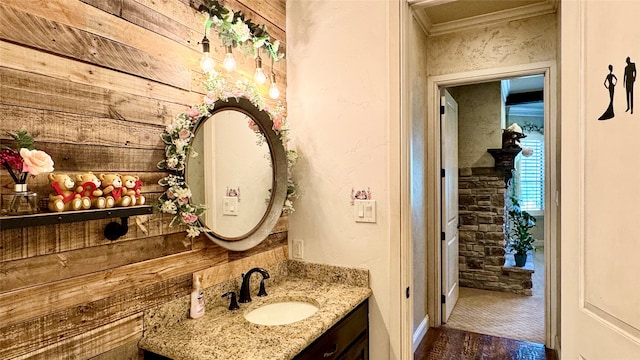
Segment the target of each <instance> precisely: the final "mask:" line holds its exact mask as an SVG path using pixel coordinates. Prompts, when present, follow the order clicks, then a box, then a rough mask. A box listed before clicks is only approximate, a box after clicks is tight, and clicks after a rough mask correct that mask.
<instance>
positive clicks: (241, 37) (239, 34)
mask: <svg viewBox="0 0 640 360" xmlns="http://www.w3.org/2000/svg"><path fill="white" fill-rule="evenodd" d="M231 30H232V31H233V32H234V33H235V34H236V40H238V42H245V41H247V40H249V38H250V37H251V30H249V26H248V25H247V24H245V23H244V22H243V21H242V20H240V19H238V20H236V22H235V23H233V25H231Z"/></svg>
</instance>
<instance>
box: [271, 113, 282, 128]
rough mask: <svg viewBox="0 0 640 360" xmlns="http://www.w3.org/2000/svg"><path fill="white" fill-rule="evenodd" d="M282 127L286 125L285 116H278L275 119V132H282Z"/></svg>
mask: <svg viewBox="0 0 640 360" xmlns="http://www.w3.org/2000/svg"><path fill="white" fill-rule="evenodd" d="M282 125H284V116H282V114H279V115H276V116H275V117H274V118H273V127H272V128H273V130H275V131H280V130H282Z"/></svg>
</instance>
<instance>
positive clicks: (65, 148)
mask: <svg viewBox="0 0 640 360" xmlns="http://www.w3.org/2000/svg"><path fill="white" fill-rule="evenodd" d="M114 136H117V134H114ZM38 149H39V150H43V151H46V152H47V153H48V154H49V155H51V158H52V159H54V162H55V168H56V169H55V170H56V171H57V172H68V173H71V172H74V173H79V172H84V171H88V170H92V171H93V172H94V173H107V172H118V173H120V172H130V173H135V172H152V171H154V170H157V166H156V165H157V164H158V162H159V161H160V160H162V159H164V156H165V150H164V148H161V149H152V150H149V149H133V148H127V147H108V146H102V145H75V144H60V143H58V144H55V143H48V142H42V141H39V142H38Z"/></svg>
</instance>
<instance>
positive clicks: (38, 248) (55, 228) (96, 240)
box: [0, 214, 188, 274]
mask: <svg viewBox="0 0 640 360" xmlns="http://www.w3.org/2000/svg"><path fill="white" fill-rule="evenodd" d="M138 218H142V219H143V221H142V225H143V226H144V227H145V228H146V229H147V232H148V234H145V233H144V232H143V231H142V230H141V229H140V228H139V227H138V226H137V224H136V219H138ZM112 221H120V219H119V218H113V219H102V220H92V221H88V222H78V223H69V224H60V225H52V226H35V227H26V228H23V229H11V230H2V231H0V269H2V266H3V265H2V262H6V261H14V260H19V259H26V258H32V257H35V256H42V255H49V254H56V253H60V252H65V251H72V250H77V249H82V248H91V247H96V246H98V247H99V246H103V245H109V244H113V243H114V242H112V241H110V240H108V239H106V238H105V237H104V228H105V226H106V225H107V224H108V223H109V222H112ZM1 224H2V221H1V220H0V227H1ZM167 224H168V223H167V220H166V219H165V215H164V214H150V215H140V216H133V217H130V218H129V232H128V233H127V234H126V235H124V236H123V237H121V238H120V239H118V240H116V242H124V241H129V240H137V239H145V238H153V237H157V236H161V235H165V236H170V238H172V237H173V236H175V237H177V239H178V240H179V241H181V242H183V241H184V238H185V237H186V233H185V232H184V228H182V227H178V226H176V227H169V226H168V225H167ZM170 238H167V241H170V240H169V239H170ZM187 243H188V242H187ZM165 246H167V245H166V244H165ZM185 246H186V245H185ZM54 259H55V258H54ZM0 274H3V272H2V271H1V270H0Z"/></svg>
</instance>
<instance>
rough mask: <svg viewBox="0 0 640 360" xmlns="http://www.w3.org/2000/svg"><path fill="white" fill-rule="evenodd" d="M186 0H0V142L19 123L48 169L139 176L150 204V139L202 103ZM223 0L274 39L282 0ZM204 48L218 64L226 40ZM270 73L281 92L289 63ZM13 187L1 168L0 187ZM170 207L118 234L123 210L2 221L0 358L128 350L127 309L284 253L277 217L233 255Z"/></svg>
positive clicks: (34, 185)
mask: <svg viewBox="0 0 640 360" xmlns="http://www.w3.org/2000/svg"><path fill="white" fill-rule="evenodd" d="M191 1H193V0H179V1H155V0H119V1H98V2H96V1H95V0H84V2H83V0H81V1H64V0H30V1H23V0H2V1H0V2H1V4H0V21H3V24H6V26H3V28H2V29H0V76H1V77H2V79H3V81H2V83H0V134H1V135H0V141H2V142H6V140H7V137H6V136H5V135H4V132H5V131H15V130H18V129H17V128H16V127H17V126H18V124H19V125H24V126H26V127H27V129H28V130H30V131H31V132H32V134H33V135H34V136H35V137H36V144H37V147H38V148H39V149H41V150H45V151H47V152H49V153H50V154H52V156H53V155H55V156H54V160H55V161H56V170H57V171H61V172H66V173H70V174H72V175H73V174H75V173H78V172H84V171H88V170H92V171H94V172H96V173H100V172H119V173H126V174H138V175H139V176H140V177H141V179H142V180H143V182H144V183H145V185H144V186H143V192H144V193H145V195H146V196H147V198H148V201H154V200H155V199H157V197H158V196H159V195H160V194H161V193H162V192H164V188H163V187H161V186H159V185H157V181H158V179H160V178H161V177H163V176H165V175H166V173H165V172H162V171H159V170H158V169H157V168H156V163H157V162H158V161H160V160H161V159H162V158H163V157H164V145H163V144H162V142H161V141H160V138H159V135H160V133H161V132H162V131H163V129H164V127H165V126H166V125H167V124H169V123H170V122H171V121H172V120H173V118H174V117H175V116H176V115H177V114H178V113H179V112H182V111H185V110H186V109H187V107H188V106H189V105H192V104H199V103H201V102H202V93H203V90H202V88H201V86H200V83H201V82H202V80H203V77H202V74H201V73H200V69H199V61H200V57H201V47H200V44H199V41H200V40H201V39H202V30H203V29H202V20H203V19H202V16H201V15H200V14H199V13H197V12H196V11H195V10H194V9H193V8H191V4H190V2H191ZM228 2H229V4H230V6H231V7H232V8H234V9H235V10H242V11H243V12H244V13H245V14H247V16H248V17H249V18H251V19H252V20H254V21H255V22H256V23H264V24H266V25H267V26H268V28H269V31H270V33H271V34H272V35H273V36H274V38H276V39H280V40H281V41H282V42H283V46H284V41H285V40H286V37H285V33H284V28H285V26H286V18H285V16H284V12H285V3H284V2H283V1H277V2H272V1H265V0H228ZM88 3H95V4H96V5H97V6H99V7H101V9H99V8H97V7H95V6H92V5H89V4H88ZM254 16H255V17H254ZM278 24H279V25H278ZM21 30H26V31H21ZM2 39H5V40H6V41H3V40H2ZM212 53H213V57H214V59H216V60H217V61H218V62H221V60H222V58H223V56H224V49H223V48H222V47H221V46H212ZM263 58H264V56H263ZM237 59H238V63H239V67H238V71H237V72H234V73H232V74H229V75H228V76H229V78H230V79H234V80H235V79H238V78H240V77H242V76H246V77H249V78H250V77H252V74H253V71H254V68H253V67H254V63H253V60H252V59H251V58H246V59H245V58H244V57H243V56H241V55H238V56H237ZM265 65H266V68H267V71H268V70H270V64H269V62H268V61H266V62H265ZM275 71H276V76H277V77H278V84H279V85H280V86H281V90H283V91H284V88H285V87H286V63H285V62H280V63H278V64H277V65H276V67H275ZM234 80H231V81H234ZM263 90H264V93H265V94H266V92H267V87H264V89H263ZM282 101H283V102H286V99H284V97H283V98H282ZM275 103H276V102H275V101H271V100H269V104H270V105H271V106H275ZM11 183H12V181H11V180H10V179H9V177H8V175H7V173H6V171H0V197H1V196H2V195H5V194H7V193H8V192H9V191H8V190H9V189H8V187H10V185H11ZM29 184H30V188H31V189H33V190H36V191H37V192H38V193H39V194H41V196H43V197H46V196H47V195H48V193H49V191H50V190H49V189H50V188H49V184H48V181H47V180H46V177H44V176H39V177H36V178H34V179H30V180H29ZM172 217H173V216H172V215H169V214H160V213H154V214H150V215H144V216H136V217H132V218H130V219H129V229H130V230H129V233H128V234H127V235H125V236H124V237H122V238H120V239H119V240H117V241H116V242H110V241H108V240H106V239H104V235H103V230H104V226H105V225H106V224H107V223H108V222H110V221H113V220H119V219H102V220H95V221H89V222H85V223H73V224H61V225H54V226H41V227H33V228H24V229H12V230H5V231H0V277H2V278H3V279H10V280H9V281H7V282H6V283H3V284H0V358H14V357H16V356H19V357H20V358H26V357H29V356H32V355H33V356H34V357H35V358H88V357H92V356H99V357H100V359H102V360H108V359H123V358H127V359H128V358H129V357H131V359H136V358H137V357H136V356H139V351H137V349H136V345H135V344H136V342H137V339H138V338H139V336H141V330H139V329H136V328H135V325H132V324H135V320H130V319H137V317H138V316H139V315H140V313H141V312H142V311H144V310H145V309H148V308H150V307H153V306H157V305H160V304H163V303H166V302H167V301H171V300H173V299H176V298H178V297H183V296H186V295H187V294H188V293H189V291H190V289H191V276H192V273H193V272H198V271H201V270H204V269H218V270H216V271H217V272H216V274H217V275H216V276H218V278H219V279H222V278H225V279H227V278H230V277H231V276H239V273H238V274H236V273H237V272H242V271H246V269H247V268H249V267H252V266H257V265H264V264H267V263H268V264H270V263H272V262H277V261H282V260H283V259H286V258H287V256H288V249H287V238H286V237H287V232H286V230H287V228H288V225H287V221H286V219H287V218H286V216H283V217H282V218H281V220H280V221H279V222H278V224H277V225H276V228H275V229H274V231H273V234H272V235H270V236H269V238H268V239H266V240H265V241H264V242H263V243H262V245H261V246H259V247H257V248H255V249H252V250H250V251H246V252H236V253H231V252H229V251H227V250H224V249H222V248H220V247H218V246H216V245H214V244H212V243H211V242H210V241H209V240H208V239H206V238H205V237H204V236H200V237H198V238H196V239H191V238H187V237H186V234H185V233H184V230H185V229H184V227H183V226H176V227H169V223H170V221H171V219H172ZM136 220H138V222H139V223H140V224H141V225H142V226H143V227H144V230H145V231H143V229H142V228H141V227H139V226H138V225H137V224H136ZM1 227H2V225H1V220H0V229H1ZM165 239H166V240H165ZM21 269H22V270H25V269H29V270H26V271H23V272H21ZM209 279H210V280H211V279H212V278H211V277H210V278H209ZM122 329H124V330H122ZM92 333H93V334H95V339H96V340H95V341H91V340H90V339H88V338H87V337H86V334H92ZM124 334H128V335H124ZM101 339H102V340H101Z"/></svg>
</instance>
